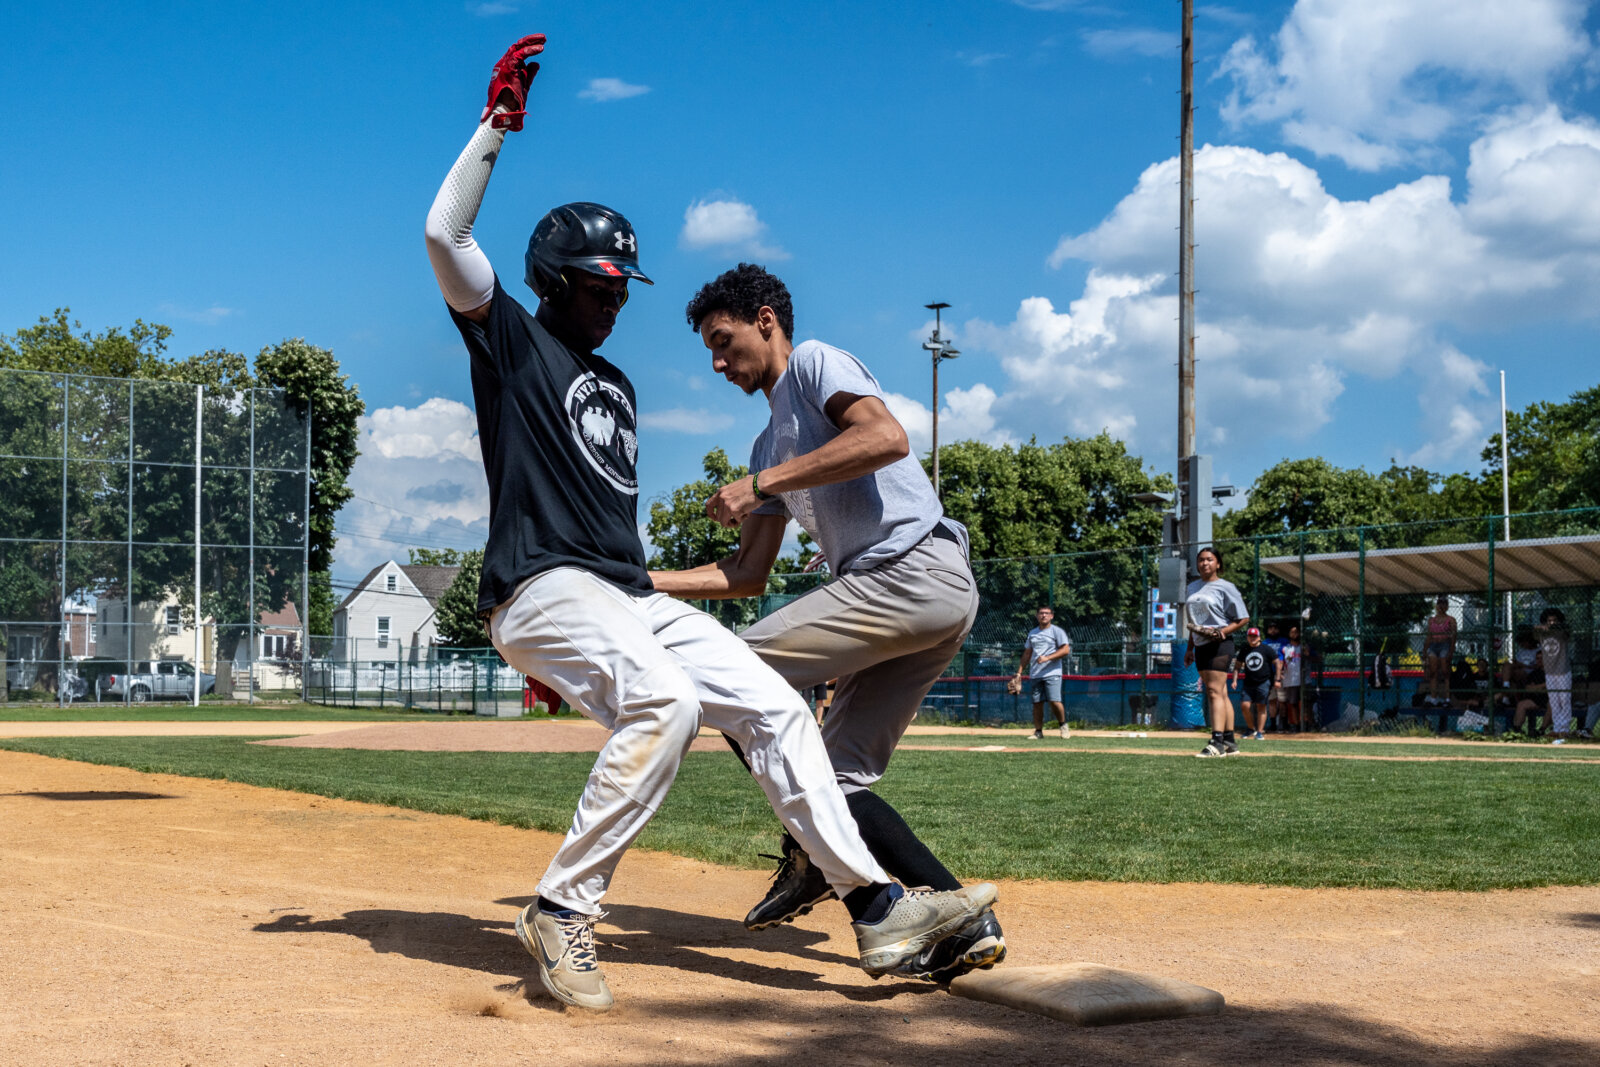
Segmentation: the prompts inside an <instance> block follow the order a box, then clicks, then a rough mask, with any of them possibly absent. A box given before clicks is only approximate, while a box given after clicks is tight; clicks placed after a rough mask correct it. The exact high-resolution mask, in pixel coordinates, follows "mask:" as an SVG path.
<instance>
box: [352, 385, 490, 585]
mask: <svg viewBox="0 0 1600 1067" xmlns="http://www.w3.org/2000/svg"><path fill="white" fill-rule="evenodd" d="M358 426H359V430H360V434H361V437H360V449H361V455H360V457H359V458H357V460H356V463H355V467H354V468H353V469H352V470H351V472H350V488H351V489H352V490H353V491H354V492H355V494H356V495H355V499H353V500H351V501H350V503H348V504H346V505H345V507H344V509H343V510H342V511H340V513H339V517H338V519H337V520H336V522H335V526H336V527H337V528H338V530H339V545H338V549H337V553H336V554H337V557H338V560H337V563H336V565H335V571H336V573H337V574H338V575H339V576H341V577H356V578H359V577H360V576H361V575H362V574H365V573H366V572H367V571H368V570H370V569H371V568H372V567H373V566H375V565H377V564H378V563H381V562H383V561H384V560H386V559H398V560H399V561H400V562H402V563H404V562H405V561H406V549H407V548H408V547H419V548H481V547H482V546H483V543H484V540H485V538H486V537H487V535H488V528H489V487H488V483H487V482H486V481H485V479H484V473H483V463H482V460H481V458H480V452H479V447H478V433H477V422H476V419H475V417H474V415H473V412H472V409H471V408H470V407H468V406H467V405H465V404H463V403H461V402H459V401H456V400H448V399H445V398H443V397H434V398H432V399H430V400H426V401H424V402H423V403H421V404H419V405H417V406H416V407H409V408H408V407H390V408H379V409H378V410H376V411H374V412H372V413H371V414H370V415H364V416H362V417H361V419H360V421H359V423H358Z"/></svg>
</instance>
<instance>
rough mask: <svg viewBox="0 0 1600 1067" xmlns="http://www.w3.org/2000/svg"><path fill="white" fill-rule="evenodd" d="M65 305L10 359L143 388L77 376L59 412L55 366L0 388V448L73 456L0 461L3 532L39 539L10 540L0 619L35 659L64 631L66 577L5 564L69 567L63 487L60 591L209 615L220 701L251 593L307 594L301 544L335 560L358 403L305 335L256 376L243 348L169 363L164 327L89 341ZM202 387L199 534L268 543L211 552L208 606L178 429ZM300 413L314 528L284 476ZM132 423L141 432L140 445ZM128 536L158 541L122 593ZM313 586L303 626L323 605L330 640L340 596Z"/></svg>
mask: <svg viewBox="0 0 1600 1067" xmlns="http://www.w3.org/2000/svg"><path fill="white" fill-rule="evenodd" d="M68 314H69V313H68V312H67V311H66V310H65V309H60V310H58V311H57V312H56V314H55V316H54V318H43V319H41V320H40V322H39V324H38V325H37V326H35V327H31V328H27V329H23V330H19V331H17V333H15V334H13V335H10V336H0V367H7V368H13V369H21V370H38V371H45V372H48V373H51V374H55V373H76V374H89V375H113V376H130V377H132V378H134V379H136V380H142V381H141V384H138V385H136V386H134V387H133V388H131V389H130V387H129V386H127V385H126V384H124V383H123V382H117V381H109V380H105V379H102V378H79V379H74V380H73V384H72V395H71V397H70V404H71V408H70V411H71V417H70V419H63V417H62V408H61V384H60V381H59V380H52V379H51V378H50V377H47V376H45V375H40V376H38V377H34V376H31V375H21V376H13V377H12V378H11V379H10V380H8V388H7V389H6V390H5V391H4V395H0V451H4V452H6V453H9V454H12V455H24V456H46V457H48V456H55V455H60V454H61V452H62V446H63V445H65V449H66V457H67V458H66V462H65V464H63V463H62V461H60V460H53V459H47V460H0V466H4V467H5V468H6V469H4V470H0V475H4V476H5V479H6V482H7V485H8V488H9V486H10V485H11V484H13V483H15V484H16V485H17V486H18V490H17V491H16V492H14V493H11V492H8V493H7V494H6V495H5V499H4V500H3V501H0V535H3V536H6V537H12V538H18V539H20V540H22V541H24V542H29V543H23V544H20V545H18V544H16V543H15V542H13V543H12V544H11V545H10V546H8V547H7V548H6V549H4V550H0V619H8V620H31V619H37V620H38V621H39V623H40V624H41V633H42V635H43V636H44V638H45V641H46V648H45V649H44V653H43V656H42V657H41V658H42V659H44V660H55V659H56V658H57V656H58V647H57V646H58V645H59V625H54V626H45V625H43V624H46V623H49V622H52V621H57V622H58V621H59V618H60V610H61V603H60V601H61V583H60V581H59V579H57V580H53V581H45V582H40V581H38V580H36V579H27V578H26V577H25V576H24V575H22V574H20V573H7V572H15V571H16V570H17V568H23V569H29V570H32V571H33V572H34V573H35V575H45V576H47V577H53V576H55V575H58V574H59V573H60V570H59V568H60V566H61V561H60V559H59V556H60V546H59V542H60V538H61V534H62V531H61V525H60V523H61V519H60V516H61V514H62V499H61V494H62V491H63V486H64V487H65V492H66V514H67V517H68V529H67V531H66V536H67V539H68V541H70V542H74V543H73V544H71V545H70V547H69V554H68V558H67V561H66V583H65V584H66V586H67V595H69V596H82V595H86V594H91V593H92V594H95V595H98V596H101V597H114V598H118V599H121V600H123V601H124V602H125V603H134V602H142V601H150V600H157V599H161V598H163V597H165V596H167V595H175V596H177V597H178V598H179V600H180V603H181V605H182V608H183V612H184V614H185V616H186V617H187V619H188V620H189V622H190V623H191V624H192V623H193V620H194V618H195V617H196V615H197V614H198V615H199V616H201V617H204V616H210V617H211V618H212V619H213V620H215V621H216V624H217V632H216V638H217V649H216V651H217V659H218V670H217V683H216V688H217V691H218V693H219V694H226V693H228V692H229V691H230V690H231V678H230V674H231V664H232V659H233V656H234V654H235V653H236V651H237V648H238V643H239V641H241V640H244V639H245V638H246V637H247V635H248V634H249V633H250V626H251V624H252V622H253V621H254V620H253V618H252V616H251V607H252V602H253V606H254V609H255V611H256V613H257V614H259V613H260V612H263V611H273V610H279V609H281V608H282V607H283V606H284V605H285V604H287V603H289V602H290V601H291V600H293V599H297V598H298V596H299V591H300V582H301V577H300V576H301V573H302V571H303V570H304V569H305V567H304V557H305V548H304V547H303V546H305V545H306V544H307V543H309V547H310V557H311V567H312V569H313V570H318V571H320V573H321V575H322V576H324V577H325V575H326V573H327V571H328V570H329V567H330V565H331V559H332V552H333V546H334V534H333V520H334V514H335V513H336V512H337V511H338V509H339V508H340V507H342V506H343V504H344V503H345V502H346V501H347V500H348V499H349V497H350V495H351V494H350V490H349V489H348V487H347V485H346V481H347V478H348V474H349V471H350V468H351V465H352V464H353V463H354V461H355V457H356V454H357V450H356V443H357V425H356V420H357V418H358V417H359V416H360V414H361V413H362V411H363V405H362V403H361V400H360V398H359V396H358V395H357V394H356V390H355V388H354V386H353V385H351V384H350V383H349V381H348V379H347V378H345V377H344V376H342V375H340V374H339V373H338V363H337V362H336V361H335V360H334V359H333V355H332V353H330V352H328V351H327V350H326V349H321V348H316V347H315V346H312V345H308V344H306V343H305V342H304V341H301V340H298V339H297V340H290V341H285V342H282V343H281V344H278V345H274V346H269V347H267V348H264V349H263V350H262V351H261V353H260V355H259V356H258V357H257V359H256V366H255V370H254V373H252V371H251V368H250V364H249V361H248V360H247V359H246V358H245V357H244V356H243V355H240V354H238V353H233V352H226V351H221V350H214V351H210V352H205V353H201V354H199V355H196V356H191V357H188V358H186V359H182V360H170V359H166V358H164V357H163V355H162V353H163V351H164V349H165V344H166V340H167V338H168V337H169V336H170V332H171V331H170V330H168V329H167V327H165V326H161V325H147V324H145V323H144V322H142V321H139V322H136V323H135V324H134V326H133V328H131V329H130V330H129V331H128V332H127V333H123V332H122V331H121V330H119V329H115V328H114V329H111V330H107V331H104V332H103V333H99V334H95V333H91V332H89V331H85V330H82V327H81V324H79V323H76V322H69V320H68ZM179 383H185V384H179ZM192 384H201V385H204V386H206V387H207V389H206V392H205V395H204V402H203V408H202V412H201V439H202V440H201V447H202V459H203V461H204V462H205V463H206V465H207V467H206V476H205V479H204V481H203V482H202V486H201V516H200V520H201V540H202V543H203V544H205V545H207V546H216V545H223V544H249V543H250V538H251V534H252V532H253V533H254V541H255V543H256V544H257V545H258V546H260V547H258V548H257V550H256V552H255V553H254V560H253V561H252V554H251V552H250V550H249V549H248V548H245V549H234V548H217V547H207V548H205V549H204V550H203V555H202V559H201V561H200V563H201V569H202V574H203V576H204V577H203V582H202V594H201V603H200V604H199V605H198V606H197V605H195V604H194V603H193V599H194V583H193V575H194V566H195V559H194V548H193V524H194V495H195V491H194V488H195V487H194V477H193V473H192V465H193V461H194V438H193V435H192V433H186V432H176V433H175V432H172V428H174V427H178V428H182V427H190V428H192V427H193V425H194V419H195V395H196V394H195V392H194V390H193V388H192ZM252 387H275V388H277V389H281V390H282V395H283V401H284V402H283V403H282V404H278V403H274V402H270V397H269V394H257V400H258V403H257V404H256V405H255V406H254V410H253V411H252V405H250V404H249V403H247V399H248V397H249V394H246V393H243V392H241V390H245V389H249V388H252ZM308 409H309V410H310V414H311V420H310V445H311V466H312V483H311V485H310V487H309V495H310V500H311V510H310V522H309V538H308V531H307V526H306V524H305V523H304V522H303V519H302V516H303V515H304V513H305V503H306V497H307V492H308V487H307V484H306V479H305V477H304V476H303V475H300V474H297V473H294V472H293V471H292V469H293V468H295V467H303V466H304V464H305V460H306V446H307V433H306V414H307V410H308ZM130 418H131V420H132V423H133V425H134V426H135V428H136V430H135V433H134V437H133V440H132V441H130V440H129V420H130ZM252 447H254V449H255V452H254V461H255V463H256V465H257V469H256V471H255V472H254V476H253V478H252V474H251V472H250V471H249V470H248V468H249V466H250V464H251V460H252V454H251V449H252ZM130 458H131V459H132V461H133V471H132V475H133V478H132V480H133V483H134V499H133V500H132V501H130V500H129V498H128V483H129V480H130V479H129V476H130V472H129V470H128V467H127V461H128V460H129V459H130ZM108 461H116V462H108ZM33 468H38V469H33ZM241 468H243V469H241ZM270 468H283V469H280V470H272V469H270ZM52 472H53V473H52ZM51 498H53V499H51ZM130 516H131V526H130ZM125 539H131V540H133V541H136V542H152V543H150V544H140V545H138V546H136V548H135V550H134V556H135V559H134V561H133V566H132V567H131V571H132V580H133V584H132V587H131V588H125V586H126V585H127V581H128V577H129V571H130V567H129V560H128V550H127V549H126V548H124V547H123V546H122V545H121V544H118V543H116V542H121V541H123V540H125ZM51 542H55V543H54V544H51ZM93 542H108V543H105V544H94V543H93ZM265 546H283V547H281V548H269V547H265ZM252 562H253V564H254V565H253V566H252ZM313 589H314V590H315V591H316V592H317V593H318V594H320V595H319V597H318V598H317V599H314V600H313V603H312V604H311V605H310V606H309V607H310V610H309V612H308V616H309V618H308V621H309V623H310V628H311V631H312V632H317V631H318V625H317V624H318V622H319V615H321V616H325V618H321V619H320V621H321V623H322V626H321V629H322V631H323V632H326V631H328V630H330V629H331V627H332V596H331V591H330V590H329V589H328V588H327V583H326V581H325V580H324V581H318V582H315V583H313ZM41 597H42V598H43V599H41ZM319 609H320V610H319Z"/></svg>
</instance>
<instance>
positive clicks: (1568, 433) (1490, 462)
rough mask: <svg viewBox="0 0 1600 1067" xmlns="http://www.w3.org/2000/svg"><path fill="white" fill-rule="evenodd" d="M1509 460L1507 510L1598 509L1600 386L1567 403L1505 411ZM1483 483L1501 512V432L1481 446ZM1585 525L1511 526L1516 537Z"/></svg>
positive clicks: (1549, 522)
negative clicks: (1509, 498) (1509, 486)
mask: <svg viewBox="0 0 1600 1067" xmlns="http://www.w3.org/2000/svg"><path fill="white" fill-rule="evenodd" d="M1506 440H1507V451H1508V452H1509V453H1510V461H1511V508H1512V510H1513V511H1516V512H1526V511H1560V510H1565V509H1569V508H1592V507H1600V386H1596V387H1594V388H1592V389H1584V390H1581V391H1579V392H1576V393H1573V394H1572V396H1571V398H1570V399H1568V400H1567V401H1566V402H1565V403H1560V404H1553V403H1548V402H1545V401H1540V402H1538V403H1534V404H1529V405H1528V406H1527V407H1526V408H1524V409H1523V410H1521V411H1511V412H1507V413H1506ZM1483 462H1484V468H1483V483H1484V490H1485V493H1486V495H1488V496H1489V497H1490V498H1491V499H1492V500H1493V502H1494V503H1493V506H1492V507H1491V508H1489V509H1488V510H1489V511H1490V512H1499V510H1500V435H1499V434H1495V435H1493V436H1492V437H1490V438H1489V443H1488V444H1487V445H1486V446H1485V447H1484V449H1483ZM1592 529H1593V526H1592V520H1591V522H1590V523H1589V524H1579V525H1576V526H1574V525H1572V520H1566V524H1565V525H1563V524H1562V522H1561V520H1544V521H1542V522H1540V523H1538V524H1537V525H1536V526H1535V527H1532V528H1522V529H1513V530H1512V533H1513V534H1515V535H1516V536H1518V537H1534V536H1543V537H1549V536H1557V535H1559V534H1563V533H1587V532H1591V531H1592Z"/></svg>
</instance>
